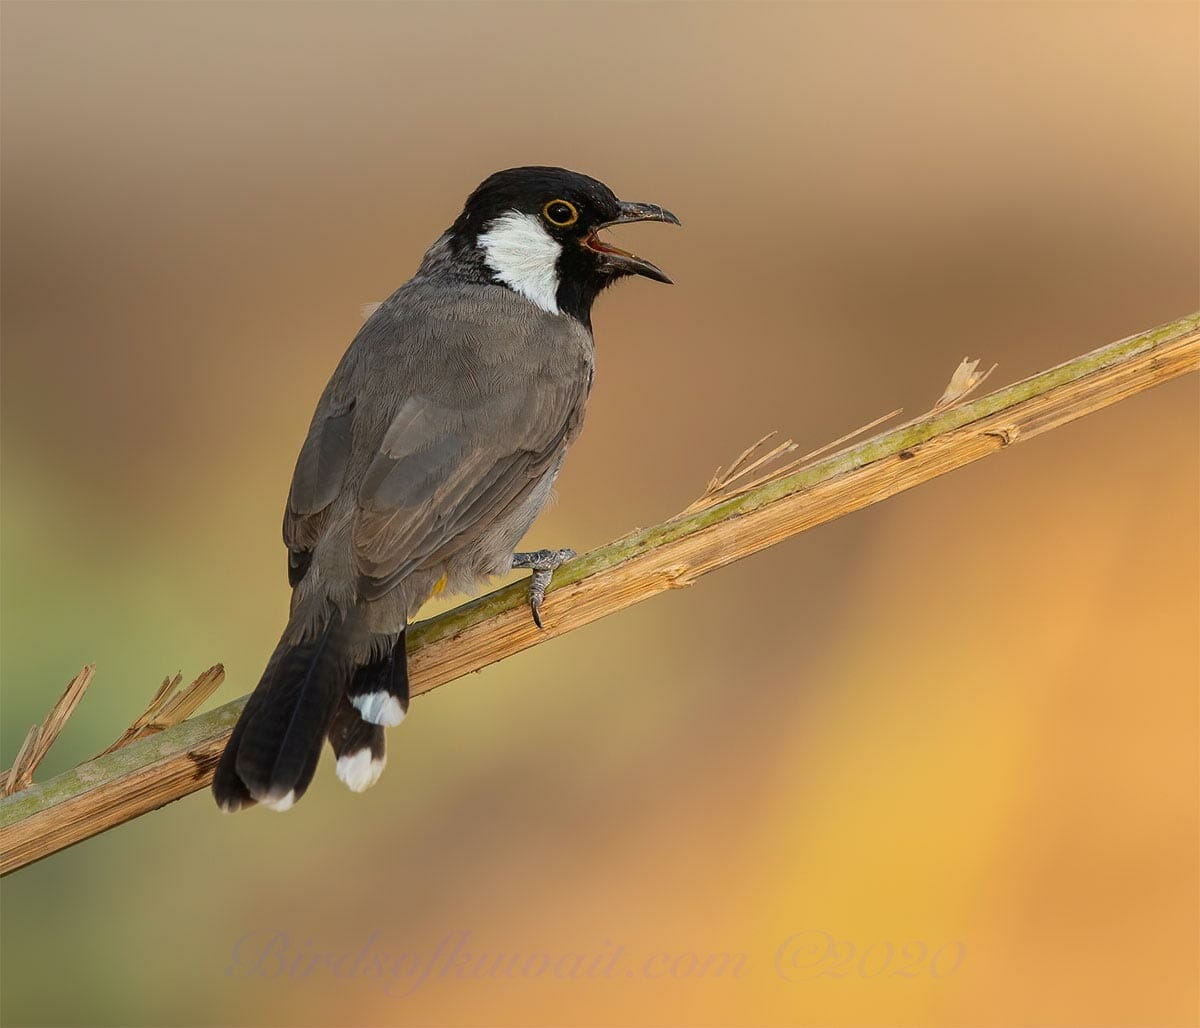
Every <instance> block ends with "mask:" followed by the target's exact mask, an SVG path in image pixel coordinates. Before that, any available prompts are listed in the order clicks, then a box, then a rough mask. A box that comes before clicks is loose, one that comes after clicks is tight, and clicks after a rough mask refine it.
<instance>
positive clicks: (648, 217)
mask: <svg viewBox="0 0 1200 1028" xmlns="http://www.w3.org/2000/svg"><path fill="white" fill-rule="evenodd" d="M633 221H665V222H666V223H667V224H668V225H678V224H679V219H678V218H677V217H675V215H674V214H672V213H671V212H670V211H668V210H665V209H664V208H662V207H659V206H658V204H656V203H622V204H621V213H620V214H618V215H617V216H616V217H615V218H613V220H612V221H608V222H605V223H604V224H603V225H600V226H599V227H598V228H597V229H596V230H595V231H594V232H592V233H591V234H590V235H588V236H586V237H585V238H584V240H583V245H584V246H586V247H587V248H588V249H589V250H592V251H593V252H595V253H598V254H600V255H601V256H602V257H603V258H604V261H605V263H607V264H609V265H610V266H611V267H613V268H615V269H617V270H620V271H622V272H624V273H625V274H627V275H644V276H645V277H646V278H652V279H654V281H655V282H665V283H666V284H667V285H670V284H671V280H670V279H669V278H668V277H667V275H666V273H665V272H664V271H663V270H662V269H661V268H658V267H656V266H655V265H653V264H651V263H650V262H649V261H648V260H646V259H644V258H642V257H638V256H637V255H636V254H632V253H630V252H629V251H628V250H622V249H621V248H620V247H619V246H613V244H612V243H610V242H608V241H607V240H605V239H601V238H600V230H601V229H605V228H610V227H611V226H613V225H628V224H629V223H630V222H633Z"/></svg>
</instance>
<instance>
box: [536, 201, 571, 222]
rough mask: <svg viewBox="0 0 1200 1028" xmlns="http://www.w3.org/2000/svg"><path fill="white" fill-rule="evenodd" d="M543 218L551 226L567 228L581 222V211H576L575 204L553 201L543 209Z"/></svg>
mask: <svg viewBox="0 0 1200 1028" xmlns="http://www.w3.org/2000/svg"><path fill="white" fill-rule="evenodd" d="M542 217H543V218H545V219H546V220H547V221H548V222H550V224H551V225H557V226H558V227H559V228H567V227H568V226H569V225H574V224H575V222H577V221H578V220H579V211H577V210H576V209H575V205H574V204H573V203H568V202H567V201H566V200H551V201H550V202H549V203H548V204H546V206H545V207H543V208H542Z"/></svg>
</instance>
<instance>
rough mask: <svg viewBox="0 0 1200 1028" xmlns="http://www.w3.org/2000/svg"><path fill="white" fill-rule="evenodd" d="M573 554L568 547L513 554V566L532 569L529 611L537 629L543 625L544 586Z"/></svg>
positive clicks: (546, 585)
mask: <svg viewBox="0 0 1200 1028" xmlns="http://www.w3.org/2000/svg"><path fill="white" fill-rule="evenodd" d="M574 556H575V551H574V550H572V549H569V548H567V549H562V550H534V551H533V552H532V553H514V554H513V565H512V566H513V567H514V568H529V569H530V570H532V571H533V575H532V577H531V578H530V580H529V611H530V613H531V614H533V623H534V624H535V625H537V626H538V628H539V629H541V628H544V627H545V626H544V625H543V624H542V616H541V607H542V600H544V599H545V598H546V588H547V587H548V586H549V585H550V578H551V577H552V576H553V574H554V572H555V571H556V570H558V568H560V567H561V566H562V565H563V564H565V563H566V562H567V561H569V560H570V559H571V558H572V557H574Z"/></svg>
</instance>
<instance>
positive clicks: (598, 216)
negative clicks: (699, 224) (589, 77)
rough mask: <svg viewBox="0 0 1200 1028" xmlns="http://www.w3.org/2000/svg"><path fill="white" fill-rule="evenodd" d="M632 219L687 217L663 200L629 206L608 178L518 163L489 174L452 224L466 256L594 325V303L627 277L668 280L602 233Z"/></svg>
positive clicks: (488, 273) (533, 297)
mask: <svg viewBox="0 0 1200 1028" xmlns="http://www.w3.org/2000/svg"><path fill="white" fill-rule="evenodd" d="M631 221H665V222H669V223H671V224H672V225H678V224H679V219H678V218H676V217H675V215H674V214H672V213H671V212H670V211H667V210H663V208H661V207H659V206H657V205H656V204H647V203H626V202H622V201H620V200H618V199H617V197H616V196H615V195H614V193H613V191H612V190H611V189H609V188H608V186H606V185H605V184H604V183H603V182H598V181H597V180H596V179H594V178H589V177H588V176H587V175H580V174H578V173H576V172H573V171H567V170H565V169H564V168H538V167H532V168H510V169H509V170H508V171H498V172H496V174H494V175H492V176H491V177H489V178H488V179H486V180H485V181H484V182H483V183H482V184H481V185H480V186H479V188H478V189H476V190H475V192H473V193H472V194H471V195H470V196H469V197H468V198H467V202H466V205H465V206H464V207H463V212H462V214H460V215H459V216H458V220H457V221H455V222H454V224H453V225H452V226H451V228H450V233H449V234H450V242H451V246H452V247H453V248H454V250H455V252H456V254H457V255H458V256H459V258H460V259H466V260H468V261H469V262H471V263H472V264H473V265H474V266H476V267H477V268H479V269H480V270H481V272H482V274H483V275H484V276H485V277H486V278H487V279H488V280H490V281H492V282H496V283H498V284H502V285H505V286H507V287H508V288H509V289H512V290H513V291H514V292H516V293H520V294H521V295H522V296H524V297H526V298H527V299H528V300H530V301H531V302H532V303H535V304H536V305H537V306H539V307H541V308H542V309H543V310H546V311H550V312H552V313H556V314H558V313H561V314H567V315H570V316H572V317H575V318H578V319H579V320H580V321H582V322H583V323H584V324H585V325H587V324H589V323H590V320H591V309H592V301H593V300H595V299H596V296H597V295H598V294H599V292H600V290H602V289H603V288H604V287H605V286H607V285H609V284H610V283H612V282H615V281H616V280H617V279H618V278H623V277H624V276H626V275H644V276H645V277H646V278H652V279H654V280H655V281H656V282H667V283H669V282H670V281H671V280H670V279H669V278H667V276H666V275H665V274H663V272H662V271H660V270H659V269H658V268H656V267H655V266H654V265H653V264H651V263H650V262H649V261H647V260H643V259H642V258H641V257H637V256H635V255H634V254H631V253H629V252H628V251H625V250H622V249H620V248H619V247H616V246H613V245H612V244H611V243H609V242H607V241H605V240H603V239H601V238H600V235H599V233H600V230H601V229H603V228H606V227H608V226H610V225H621V224H625V223H627V222H631Z"/></svg>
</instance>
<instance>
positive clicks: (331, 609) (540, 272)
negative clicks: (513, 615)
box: [213, 167, 679, 811]
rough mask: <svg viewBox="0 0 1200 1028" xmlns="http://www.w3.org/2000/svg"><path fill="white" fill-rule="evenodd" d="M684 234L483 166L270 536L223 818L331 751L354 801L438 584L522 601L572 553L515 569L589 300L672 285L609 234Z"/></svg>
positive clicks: (364, 333) (568, 175) (368, 348)
mask: <svg viewBox="0 0 1200 1028" xmlns="http://www.w3.org/2000/svg"><path fill="white" fill-rule="evenodd" d="M633 221H665V222H670V223H672V224H675V225H678V224H679V219H677V218H676V217H675V215H673V214H671V213H670V211H666V210H663V208H661V207H658V206H655V205H653V204H643V203H622V202H621V201H619V200H618V199H617V198H616V196H615V195H614V194H613V192H612V190H611V189H609V188H608V187H607V186H606V185H604V184H603V183H602V182H598V181H596V180H595V179H593V178H589V177H588V176H586V175H580V174H576V173H575V172H570V171H566V170H564V169H562V168H540V167H531V168H512V169H510V170H508V171H501V172H497V173H496V174H495V175H492V176H491V177H490V178H489V179H487V180H486V181H485V182H484V183H483V184H482V185H480V186H479V188H478V189H476V190H475V192H473V193H472V194H471V195H470V197H468V199H467V202H466V204H465V206H464V207H463V211H462V213H461V214H460V215H459V216H458V219H457V220H456V221H455V222H454V224H453V225H451V226H450V228H449V230H447V231H446V232H445V233H444V234H443V235H442V237H441V238H440V239H438V241H437V242H436V243H434V244H433V246H432V247H431V248H430V250H429V252H428V253H426V254H425V259H424V260H423V261H422V262H421V266H420V268H418V269H417V273H416V275H415V276H414V277H413V278H412V279H411V280H410V281H409V282H407V283H406V284H405V285H403V286H401V287H400V288H399V289H398V290H396V292H395V293H393V294H392V295H391V296H390V297H389V298H388V299H387V300H386V301H385V302H384V303H383V304H382V305H381V306H380V307H379V309H378V310H376V311H375V313H374V314H372V315H371V317H370V318H369V319H368V320H367V322H366V323H365V324H364V325H363V327H362V329H361V331H360V332H359V333H358V335H357V336H356V337H355V339H354V341H353V342H352V343H351V344H350V348H349V349H348V350H347V351H346V354H345V356H343V357H342V360H341V363H340V364H339V365H338V367H337V370H336V371H334V373H333V377H332V378H331V379H330V380H329V384H328V385H327V386H326V387H325V392H324V393H323V394H322V395H321V399H320V402H319V403H318V404H317V410H316V413H315V414H314V415H313V419H312V424H311V426H310V427H309V430H308V438H307V439H305V441H304V445H303V447H302V448H301V450H300V456H299V458H298V459H297V461H296V470H295V473H294V475H293V477H292V487H291V491H290V493H289V495H288V501H287V509H286V510H285V512H284V517H283V537H284V542H285V543H286V544H287V548H288V578H289V580H290V581H291V584H292V602H291V617H290V619H289V621H288V624H287V628H286V629H284V632H283V637H282V638H281V639H280V641H279V645H278V646H277V647H276V648H275V652H274V653H273V654H272V656H271V659H270V660H269V661H268V663H267V668H266V670H265V671H264V672H263V676H262V680H261V681H260V682H259V683H258V687H257V688H256V689H255V690H254V693H253V695H252V696H251V697H250V699H249V701H248V702H247V703H246V707H245V709H244V710H243V711H242V715H241V717H240V718H238V722H237V725H236V726H235V727H234V729H233V735H232V736H231V737H230V739H229V743H228V744H227V745H226V747H225V752H224V753H223V754H222V756H221V760H220V763H219V764H218V766H217V770H216V776H215V778H214V779H213V795H214V796H215V797H216V800H217V803H218V804H219V805H220V807H221V808H222V809H223V810H227V811H234V810H240V809H241V808H243V807H246V806H250V805H251V804H253V803H255V802H258V803H261V804H263V805H264V806H267V807H270V808H271V809H273V810H287V809H288V808H289V807H290V806H291V805H292V804H293V803H294V802H295V801H296V800H298V799H299V798H300V797H301V796H302V795H304V791H305V790H306V789H307V788H308V785H309V783H310V782H311V781H312V777H313V773H314V772H315V770H316V766H317V761H318V759H319V758H320V754H321V744H322V741H323V740H324V739H325V738H328V739H329V743H330V746H331V747H332V748H333V752H334V755H335V756H336V758H337V775H338V777H339V778H340V779H341V780H342V781H343V782H345V783H346V785H348V786H349V787H350V788H351V789H353V790H354V791H355V792H361V791H362V790H364V789H366V788H368V787H369V786H371V785H374V784H375V782H376V781H377V780H378V779H379V775H380V773H381V772H382V771H383V766H384V763H385V759H386V756H385V747H384V737H383V730H384V728H385V727H391V726H394V725H398V724H399V723H400V722H401V721H402V720H403V719H404V715H405V713H406V712H407V710H408V670H407V665H406V658H405V648H404V634H405V628H406V626H407V624H408V620H409V618H411V617H412V616H413V615H414V614H415V613H416V611H417V610H418V608H420V606H421V605H422V604H423V603H424V602H425V601H426V600H427V599H428V598H429V597H430V595H432V594H433V593H434V592H435V591H436V590H438V589H439V588H441V587H442V586H445V587H447V588H449V589H450V590H452V591H463V590H466V589H469V588H471V587H472V586H474V585H476V584H477V583H479V582H480V581H481V580H483V579H486V578H489V577H491V576H494V575H501V574H504V573H506V572H508V571H509V570H511V569H512V568H530V569H532V571H533V579H532V582H531V585H530V605H531V607H532V612H533V617H534V620H535V621H536V622H537V623H538V625H539V627H540V626H541V620H540V615H539V611H538V608H539V605H540V603H541V601H542V597H543V596H544V594H545V590H546V586H547V584H548V583H549V580H550V576H551V574H552V572H553V571H554V570H555V569H556V568H557V567H558V566H559V565H560V564H562V563H563V561H565V560H567V559H569V558H570V557H572V556H574V553H573V552H572V551H571V550H540V551H538V552H536V553H514V552H513V551H514V549H515V547H516V545H517V543H518V542H519V541H520V539H521V537H522V536H523V535H524V534H525V532H526V531H527V530H528V528H529V526H530V525H531V524H532V522H533V520H534V518H535V517H537V514H538V512H539V511H540V510H541V508H542V506H543V505H544V504H545V502H546V500H547V498H548V497H549V495H550V489H551V486H552V485H553V482H554V478H555V476H556V475H557V474H558V470H559V467H560V466H561V465H562V461H563V456H564V455H565V454H566V451H567V447H568V446H570V444H571V442H572V441H573V440H574V439H575V437H576V436H577V435H578V433H579V429H580V426H581V423H582V421H583V412H584V406H585V404H586V402H587V397H588V391H589V389H590V387H591V384H592V355H593V348H592V326H591V312H592V302H593V301H594V300H595V299H596V296H597V295H598V294H599V293H600V291H601V290H602V289H604V288H605V287H606V286H608V285H610V284H611V283H612V282H614V281H616V280H617V279H619V278H622V277H624V276H627V275H643V276H645V277H646V278H651V279H654V280H655V281H657V282H667V283H669V282H670V279H669V278H667V276H666V275H664V274H663V273H662V271H660V270H659V269H658V268H656V267H655V266H654V265H653V264H651V263H650V262H649V261H646V260H643V259H642V258H640V257H636V256H634V255H633V254H631V253H628V252H626V251H624V250H621V249H618V248H617V247H615V246H613V245H612V244H611V243H608V242H606V241H604V240H602V239H601V238H600V236H599V231H600V230H601V229H603V228H606V227H607V226H610V225H617V224H624V223H626V222H633Z"/></svg>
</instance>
